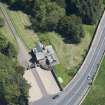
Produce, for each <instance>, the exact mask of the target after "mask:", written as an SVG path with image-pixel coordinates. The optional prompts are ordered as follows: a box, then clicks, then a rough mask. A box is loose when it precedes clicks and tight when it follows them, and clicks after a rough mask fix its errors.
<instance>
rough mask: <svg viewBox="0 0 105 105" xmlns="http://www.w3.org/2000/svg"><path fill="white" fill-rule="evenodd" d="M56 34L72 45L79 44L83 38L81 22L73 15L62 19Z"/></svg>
mask: <svg viewBox="0 0 105 105" xmlns="http://www.w3.org/2000/svg"><path fill="white" fill-rule="evenodd" d="M58 32H59V33H60V34H61V35H63V37H64V38H65V39H66V40H67V41H70V42H72V43H79V42H80V41H81V37H83V36H84V32H83V29H82V23H81V20H80V18H79V17H77V16H75V15H72V16H65V17H63V18H62V19H61V21H60V22H59V25H58Z"/></svg>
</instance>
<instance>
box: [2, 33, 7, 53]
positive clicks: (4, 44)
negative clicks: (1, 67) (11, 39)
mask: <svg viewBox="0 0 105 105" xmlns="http://www.w3.org/2000/svg"><path fill="white" fill-rule="evenodd" d="M7 46H8V41H7V39H6V38H5V37H4V36H3V35H2V34H0V51H1V50H3V49H5V48H6V47H7Z"/></svg>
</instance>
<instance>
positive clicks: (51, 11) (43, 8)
mask: <svg viewBox="0 0 105 105" xmlns="http://www.w3.org/2000/svg"><path fill="white" fill-rule="evenodd" d="M32 11H33V13H34V16H33V17H32V18H31V20H32V23H33V28H34V29H35V30H36V31H39V30H40V31H49V30H50V31H51V30H55V28H56V26H57V23H58V21H59V20H60V18H61V17H63V16H64V15H65V10H64V9H63V8H61V7H60V6H59V5H57V4H56V3H55V2H51V1H50V0H35V2H34V7H33V9H32Z"/></svg>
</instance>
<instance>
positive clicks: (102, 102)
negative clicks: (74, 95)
mask: <svg viewBox="0 0 105 105" xmlns="http://www.w3.org/2000/svg"><path fill="white" fill-rule="evenodd" d="M104 78H105V57H104V59H103V62H102V64H101V68H100V70H99V73H98V76H97V78H96V80H95V82H94V84H93V86H92V88H91V90H90V92H89V94H88V96H87V97H86V99H85V100H84V102H83V104H82V105H105V80H104Z"/></svg>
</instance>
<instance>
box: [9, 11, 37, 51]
mask: <svg viewBox="0 0 105 105" xmlns="http://www.w3.org/2000/svg"><path fill="white" fill-rule="evenodd" d="M8 14H9V16H10V17H11V20H12V22H13V24H14V26H15V28H16V31H17V33H18V35H19V36H20V38H21V39H22V40H23V41H24V43H25V45H26V46H27V48H28V49H32V48H33V47H35V43H36V41H37V40H38V37H37V35H36V34H35V33H34V31H33V30H31V29H30V28H29V27H30V25H31V23H30V20H29V17H28V15H26V14H25V13H23V12H22V11H12V10H8Z"/></svg>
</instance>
